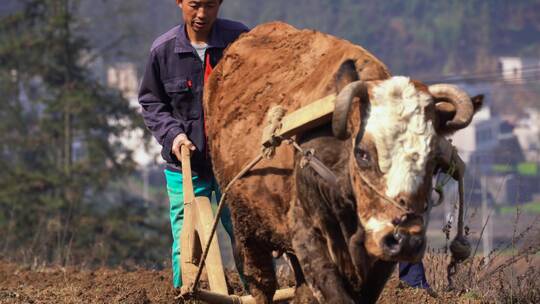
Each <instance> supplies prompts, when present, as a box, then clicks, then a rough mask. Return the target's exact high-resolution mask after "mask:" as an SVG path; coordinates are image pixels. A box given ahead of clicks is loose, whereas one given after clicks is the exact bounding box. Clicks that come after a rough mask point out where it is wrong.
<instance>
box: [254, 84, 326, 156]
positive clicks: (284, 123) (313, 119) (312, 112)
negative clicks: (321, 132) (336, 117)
mask: <svg viewBox="0 0 540 304" xmlns="http://www.w3.org/2000/svg"><path fill="white" fill-rule="evenodd" d="M335 102H336V95H334V94H332V95H328V96H326V97H323V98H321V99H319V100H316V101H314V102H312V103H310V104H308V105H305V106H303V107H302V108H300V109H298V110H296V111H294V112H292V113H290V114H287V115H285V117H283V118H282V119H281V127H280V128H279V129H278V130H277V132H263V134H264V136H276V137H282V138H289V137H291V136H293V135H296V134H298V133H301V132H304V131H306V130H309V129H312V128H315V127H318V126H321V125H323V124H325V123H327V122H329V121H331V120H332V113H333V112H334V107H335ZM266 128H271V126H267V127H266ZM272 142H273V141H272V138H263V139H262V144H263V146H265V147H267V146H270V145H271V143H272Z"/></svg>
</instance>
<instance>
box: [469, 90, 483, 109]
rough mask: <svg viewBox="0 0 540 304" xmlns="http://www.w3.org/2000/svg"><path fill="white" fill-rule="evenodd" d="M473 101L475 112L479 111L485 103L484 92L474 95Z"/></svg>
mask: <svg viewBox="0 0 540 304" xmlns="http://www.w3.org/2000/svg"><path fill="white" fill-rule="evenodd" d="M471 101H472V103H473V107H474V112H475V113H476V112H478V110H480V108H481V107H482V106H483V105H484V94H480V95H476V96H474V97H472V98H471Z"/></svg>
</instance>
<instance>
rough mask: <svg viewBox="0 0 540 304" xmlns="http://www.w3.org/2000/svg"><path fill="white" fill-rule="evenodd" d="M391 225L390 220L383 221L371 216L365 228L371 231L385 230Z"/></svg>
mask: <svg viewBox="0 0 540 304" xmlns="http://www.w3.org/2000/svg"><path fill="white" fill-rule="evenodd" d="M389 226H390V227H392V224H391V223H390V221H381V220H379V219H377V218H375V217H374V216H372V217H371V218H369V220H368V221H367V223H364V228H365V229H366V230H367V231H371V232H374V233H377V232H379V231H381V230H384V228H386V227H389Z"/></svg>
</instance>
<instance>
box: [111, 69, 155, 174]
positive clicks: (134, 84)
mask: <svg viewBox="0 0 540 304" xmlns="http://www.w3.org/2000/svg"><path fill="white" fill-rule="evenodd" d="M106 78H107V85H108V86H109V87H112V88H116V89H118V90H120V92H122V95H123V96H124V98H126V99H127V100H128V101H129V105H130V106H131V107H132V108H134V109H136V110H137V112H140V106H139V102H138V90H139V81H138V77H137V68H136V66H135V64H133V63H130V62H121V63H117V64H115V65H112V66H109V67H108V68H107V74H106ZM118 123H122V122H118ZM144 132H145V130H142V129H139V130H135V131H130V132H126V133H125V134H123V135H122V136H121V138H118V140H119V141H120V142H121V143H122V144H123V145H124V146H125V147H127V148H129V149H130V150H132V151H133V160H134V161H135V162H136V163H137V164H138V165H139V167H141V168H143V169H144V168H145V167H148V166H152V165H155V164H160V163H163V160H162V159H161V156H160V150H161V147H160V145H159V144H158V143H157V142H156V141H155V140H150V142H149V143H148V145H147V146H145V145H144V140H143V135H144ZM113 140H114V139H113Z"/></svg>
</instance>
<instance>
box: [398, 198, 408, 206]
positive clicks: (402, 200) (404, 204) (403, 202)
mask: <svg viewBox="0 0 540 304" xmlns="http://www.w3.org/2000/svg"><path fill="white" fill-rule="evenodd" d="M399 204H400V205H401V206H402V207H405V206H406V205H407V203H406V202H405V200H404V199H400V200H399Z"/></svg>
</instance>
